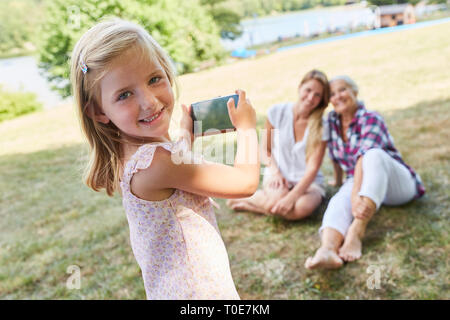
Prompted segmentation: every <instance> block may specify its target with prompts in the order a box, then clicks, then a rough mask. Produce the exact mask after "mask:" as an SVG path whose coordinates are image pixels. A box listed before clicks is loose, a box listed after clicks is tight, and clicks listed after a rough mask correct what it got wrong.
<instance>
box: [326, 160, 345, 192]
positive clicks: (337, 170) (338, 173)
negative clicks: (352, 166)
mask: <svg viewBox="0 0 450 320" xmlns="http://www.w3.org/2000/svg"><path fill="white" fill-rule="evenodd" d="M331 162H332V163H333V175H334V180H333V181H330V182H329V183H328V184H329V185H331V186H333V187H340V186H341V185H342V174H343V171H342V168H341V166H340V165H339V163H337V162H334V161H333V160H331Z"/></svg>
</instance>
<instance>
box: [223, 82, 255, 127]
mask: <svg viewBox="0 0 450 320" xmlns="http://www.w3.org/2000/svg"><path fill="white" fill-rule="evenodd" d="M236 93H237V94H238V95H239V103H238V105H237V108H236V107H235V101H234V100H233V98H230V99H229V100H228V102H227V107H228V114H229V116H230V120H231V123H232V124H233V126H235V127H236V129H243V130H245V129H254V128H255V127H256V112H255V109H253V107H252V104H251V103H250V100H248V99H247V98H246V97H245V91H243V90H236Z"/></svg>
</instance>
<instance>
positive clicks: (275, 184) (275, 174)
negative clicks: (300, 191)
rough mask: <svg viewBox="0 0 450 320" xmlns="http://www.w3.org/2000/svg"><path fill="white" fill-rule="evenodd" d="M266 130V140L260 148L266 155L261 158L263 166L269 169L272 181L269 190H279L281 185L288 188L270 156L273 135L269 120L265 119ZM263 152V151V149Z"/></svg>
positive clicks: (272, 157)
mask: <svg viewBox="0 0 450 320" xmlns="http://www.w3.org/2000/svg"><path fill="white" fill-rule="evenodd" d="M264 128H265V130H266V139H265V141H263V142H262V147H263V148H264V147H265V151H266V155H265V156H264V157H263V161H264V164H265V165H266V166H267V167H268V168H269V170H270V172H271V173H272V179H271V181H270V183H269V186H270V187H271V188H279V187H281V186H282V185H284V186H286V187H287V186H288V182H287V180H286V179H285V178H284V177H283V174H282V173H281V171H280V169H279V168H278V165H277V162H276V161H275V157H274V156H273V155H272V135H273V133H274V131H273V130H274V127H273V126H272V124H271V123H270V121H269V119H268V118H267V119H266V123H265V124H264ZM263 150H264V149H263Z"/></svg>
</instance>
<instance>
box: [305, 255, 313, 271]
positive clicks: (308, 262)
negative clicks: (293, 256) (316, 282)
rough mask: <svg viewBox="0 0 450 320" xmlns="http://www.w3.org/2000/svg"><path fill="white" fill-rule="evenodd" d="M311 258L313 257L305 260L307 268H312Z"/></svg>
mask: <svg viewBox="0 0 450 320" xmlns="http://www.w3.org/2000/svg"><path fill="white" fill-rule="evenodd" d="M311 260H312V258H311V257H308V259H306V262H305V268H306V269H310V268H311V266H312V263H311Z"/></svg>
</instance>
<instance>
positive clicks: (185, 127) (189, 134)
mask: <svg viewBox="0 0 450 320" xmlns="http://www.w3.org/2000/svg"><path fill="white" fill-rule="evenodd" d="M191 108H192V106H189V107H187V106H186V105H185V104H182V105H181V110H182V115H181V120H180V129H181V130H182V133H181V134H182V135H183V137H185V138H187V139H188V140H189V142H190V143H191V145H192V143H193V142H194V138H195V137H194V134H193V127H194V121H193V120H192V118H191V112H190V111H191Z"/></svg>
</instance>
